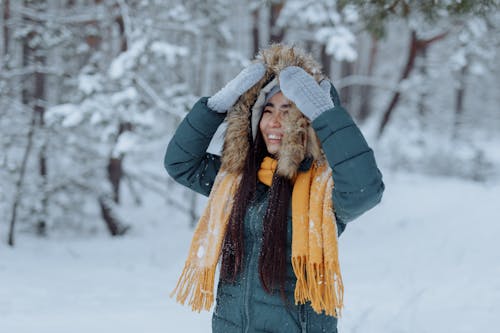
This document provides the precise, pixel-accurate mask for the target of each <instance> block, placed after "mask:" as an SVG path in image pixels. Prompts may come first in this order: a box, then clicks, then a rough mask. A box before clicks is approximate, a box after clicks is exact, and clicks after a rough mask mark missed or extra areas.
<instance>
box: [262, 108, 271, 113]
mask: <svg viewBox="0 0 500 333" xmlns="http://www.w3.org/2000/svg"><path fill="white" fill-rule="evenodd" d="M263 112H264V113H271V110H269V109H264V111H263Z"/></svg>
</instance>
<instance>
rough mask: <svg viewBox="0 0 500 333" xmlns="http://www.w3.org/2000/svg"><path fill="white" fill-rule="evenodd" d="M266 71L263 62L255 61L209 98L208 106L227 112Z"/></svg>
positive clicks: (220, 111)
mask: <svg viewBox="0 0 500 333" xmlns="http://www.w3.org/2000/svg"><path fill="white" fill-rule="evenodd" d="M265 73H266V67H265V66H264V64H263V63H261V62H257V63H253V64H251V65H250V66H248V67H246V68H244V69H243V70H242V71H241V72H240V73H239V74H238V75H237V76H236V77H235V78H234V79H232V80H231V81H229V82H228V83H227V84H226V85H225V86H224V88H222V89H221V90H219V91H218V92H217V93H216V94H215V95H213V96H212V97H210V98H209V99H208V101H207V105H208V107H209V108H210V109H212V110H214V111H217V112H219V113H226V112H227V111H228V110H229V109H230V108H231V107H232V106H233V105H234V103H236V101H237V100H238V98H239V97H240V96H241V95H242V94H243V93H245V92H246V91H247V90H248V89H250V88H251V87H253V86H254V85H255V84H256V83H257V82H259V81H260V79H262V78H263V77H264V74H265Z"/></svg>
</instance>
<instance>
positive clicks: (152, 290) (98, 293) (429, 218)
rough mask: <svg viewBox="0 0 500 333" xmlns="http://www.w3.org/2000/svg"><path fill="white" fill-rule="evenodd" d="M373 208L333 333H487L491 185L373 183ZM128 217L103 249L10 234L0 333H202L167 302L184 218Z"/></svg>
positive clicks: (163, 213)
mask: <svg viewBox="0 0 500 333" xmlns="http://www.w3.org/2000/svg"><path fill="white" fill-rule="evenodd" d="M384 180H385V183H386V188H387V189H386V192H385V195H384V198H383V201H382V203H381V204H380V205H379V206H377V207H376V208H375V209H373V210H371V211H370V212H368V213H366V214H365V215H363V216H362V217H360V218H359V219H358V220H356V221H355V222H353V223H352V224H350V225H348V227H347V230H346V232H345V233H344V234H343V235H342V237H341V240H340V252H341V267H342V272H343V279H344V283H345V310H344V312H343V317H342V319H341V320H340V322H339V331H340V332H342V333H365V332H366V333H390V332H394V333H413V332H415V333H416V332H419V333H424V332H439V333H440V332H455V333H469V332H481V333H489V332H491V333H493V332H498V327H499V317H498V314H499V313H500V279H499V277H500V264H499V263H500V242H498V236H499V235H500V213H499V212H498V202H499V198H500V184H498V183H496V184H485V183H475V182H470V181H463V180H458V179H450V178H439V177H428V176H421V175H413V174H407V173H397V174H389V175H387V174H386V175H385V178H384ZM145 202H147V205H145V206H143V207H140V208H131V209H130V211H129V212H128V217H129V219H131V220H133V221H135V222H134V228H133V229H132V230H131V232H130V233H129V234H128V235H126V236H125V237H122V238H115V239H111V238H110V237H108V236H107V235H106V234H105V233H104V232H101V233H98V234H97V235H94V236H92V237H90V236H85V237H76V236H73V237H67V235H65V236H62V235H59V236H57V235H51V236H49V237H48V238H45V239H40V238H36V237H34V236H30V235H28V234H18V236H17V245H16V247H15V248H14V249H12V248H9V247H8V246H7V245H6V244H5V241H4V239H3V238H4V237H2V243H1V244H0V332H12V333H45V332H47V333H49V332H50V333H67V332H71V333H88V332H95V333H101V332H102V333H104V332H106V333H109V332H120V333H128V332H147V333H160V332H162V333H164V332H210V331H211V328H210V318H211V314H210V313H201V314H197V313H192V312H191V311H190V310H189V309H188V308H187V307H183V306H181V305H178V304H177V303H175V302H174V301H173V300H172V299H171V298H169V293H170V291H171V290H172V289H173V287H174V286H175V283H176V279H177V277H178V274H179V273H180V271H181V269H182V266H183V261H184V259H185V257H186V253H187V249H188V246H189V242H190V237H191V234H192V230H190V229H189V227H188V221H187V219H186V217H184V216H182V215H181V214H179V213H176V212H175V211H167V210H166V209H165V203H164V202H163V201H162V200H159V199H154V200H153V199H151V200H145Z"/></svg>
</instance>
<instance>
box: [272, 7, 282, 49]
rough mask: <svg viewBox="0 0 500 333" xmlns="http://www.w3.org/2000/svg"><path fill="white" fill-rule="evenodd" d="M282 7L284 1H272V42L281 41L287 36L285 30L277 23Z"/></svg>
mask: <svg viewBox="0 0 500 333" xmlns="http://www.w3.org/2000/svg"><path fill="white" fill-rule="evenodd" d="M282 9H283V2H271V7H270V14H271V15H270V16H269V32H270V36H269V42H271V43H281V42H282V41H283V37H284V36H285V31H284V30H283V29H282V28H280V27H278V26H277V25H276V22H277V21H278V17H279V16H280V13H281V10H282Z"/></svg>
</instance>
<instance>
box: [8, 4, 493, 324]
mask: <svg viewBox="0 0 500 333" xmlns="http://www.w3.org/2000/svg"><path fill="white" fill-rule="evenodd" d="M498 9H499V1H498V0H481V1H472V0H432V1H431V0H423V1H406V0H390V1H389V0H387V1H385V0H382V1H357V0H356V1H343V0H317V1H304V0H288V1H285V0H282V1H279V0H276V1H271V0H269V1H256V0H240V1H230V0H207V1H193V0H184V1H180V0H161V1H160V0H0V133H1V136H0V280H1V281H2V282H1V283H0V330H2V331H3V329H2V328H9V329H11V331H13V332H34V331H36V332H45V331H47V332H49V331H50V332H56V331H60V332H67V331H68V330H69V327H71V331H73V332H80V331H82V332H83V331H87V330H89V329H92V330H94V331H96V332H104V331H109V330H110V329H111V330H113V329H116V327H117V326H116V325H118V326H119V325H122V326H119V327H120V329H119V330H120V331H122V332H125V331H127V332H129V331H130V332H134V331H137V330H139V329H141V330H142V329H144V328H145V327H147V328H146V329H145V331H146V332H160V331H171V329H172V327H173V326H172V325H173V324H172V320H173V319H172V318H175V319H176V320H181V324H179V325H180V326H178V327H179V328H178V330H179V331H186V332H191V331H192V332H201V331H205V332H209V331H210V317H209V314H207V315H201V316H197V315H195V314H191V313H189V312H179V311H187V310H186V309H184V308H182V307H180V306H177V305H174V304H171V303H170V302H171V301H170V300H169V299H168V291H169V290H171V289H172V288H173V285H174V283H175V280H176V277H177V274H178V273H179V272H180V268H181V267H182V262H183V259H184V256H185V254H186V253H187V252H186V249H187V247H188V245H189V240H190V235H191V232H192V227H193V226H194V225H195V224H196V221H197V218H198V216H199V213H200V209H201V208H202V207H203V205H204V202H205V201H204V200H205V199H204V198H201V197H199V196H197V195H195V194H194V193H192V192H190V191H188V190H185V189H183V188H182V187H181V186H180V185H177V184H175V183H174V182H173V180H172V179H170V178H169V177H168V176H167V174H166V172H165V171H164V169H163V154H164V152H165V149H166V146H167V144H168V141H169V139H170V137H171V136H172V135H173V133H174V131H175V129H176V127H177V125H178V124H179V122H180V121H181V120H182V118H183V117H184V116H185V114H186V113H187V112H188V111H189V109H190V107H191V106H192V105H193V103H194V102H195V101H196V100H197V99H198V98H199V97H200V96H209V95H211V94H213V93H215V92H216V91H217V90H218V89H219V88H221V87H222V86H223V85H224V84H225V83H226V82H227V81H229V80H230V79H231V78H233V77H234V76H235V75H236V74H237V73H238V72H239V71H240V70H241V69H242V68H243V67H244V66H246V65H248V64H249V62H250V61H251V59H253V58H254V56H255V55H256V54H257V53H258V51H259V49H261V48H265V47H267V46H268V45H269V44H270V43H275V42H283V43H289V44H295V45H297V46H300V47H302V48H305V49H306V50H308V51H309V52H311V53H312V54H313V55H314V57H315V58H316V59H317V60H318V61H319V62H320V63H321V64H322V66H323V71H324V73H325V74H327V75H328V76H329V77H330V78H331V80H332V82H333V84H334V85H335V86H336V87H337V89H338V90H339V92H340V95H341V99H342V102H343V103H344V105H345V106H346V108H347V109H348V110H349V112H350V114H351V115H352V116H353V117H354V119H355V120H356V122H357V123H358V125H359V126H360V127H361V129H362V131H363V133H364V134H365V136H366V138H367V140H368V142H369V144H370V145H371V146H372V147H373V149H374V151H375V155H376V158H377V161H378V163H379V165H380V168H381V170H382V173H383V174H384V177H385V180H386V186H387V191H386V196H385V197H384V199H383V202H382V204H381V205H380V207H378V208H376V209H375V210H374V211H373V212H370V213H369V214H367V215H366V216H363V217H362V218H361V219H360V220H364V221H359V222H356V223H355V224H354V225H353V226H352V231H351V232H349V229H350V227H348V228H347V232H346V234H345V236H343V237H342V238H343V239H342V240H341V242H342V243H343V246H344V247H345V253H346V254H345V258H344V261H345V262H346V264H345V267H346V273H345V274H346V275H347V276H348V278H349V276H352V277H351V281H352V282H351V285H349V282H348V281H349V280H348V278H346V281H347V282H346V288H347V291H346V298H347V299H348V301H347V309H346V312H345V313H346V317H347V318H346V319H345V321H341V324H340V325H341V326H340V327H341V328H343V330H342V331H343V332H382V331H383V332H443V331H454V332H492V331H493V330H494V327H495V325H494V324H493V322H494V321H495V320H498V319H495V320H493V318H494V317H493V313H494V312H496V313H498V311H499V310H500V285H499V283H498V282H492V281H496V280H499V279H498V276H499V274H500V268H498V267H497V266H499V263H500V258H499V253H500V251H499V249H498V246H497V245H495V244H496V241H495V240H494V239H493V235H496V236H498V235H500V229H499V227H498V226H497V225H498V224H499V222H500V214H498V212H497V211H496V210H494V209H493V206H494V205H498V202H499V199H500V185H499V184H500V182H499V180H500V177H499V176H500V111H499V107H498V106H499V105H500V94H499V91H500V58H499V56H498V52H499V49H500V12H499V10H498ZM450 235H451V236H450ZM174 239H175V241H174ZM381 242H382V243H383V245H384V246H385V247H383V246H382V245H381ZM342 243H341V245H342ZM443 244H444V245H443ZM471 249H472V250H471ZM390 253H392V254H393V255H394V254H397V255H396V256H390V257H385V256H387V255H389V254H390ZM436 257H439V260H438V261H433V258H436ZM413 264H414V265H413ZM407 265H410V266H411V267H413V268H412V269H410V268H408V267H407ZM471 265H472V266H471ZM415 266H418V267H420V269H418V270H415ZM426 267H429V268H427V269H426ZM401 272H403V273H401ZM422 272H426V273H425V274H430V275H429V276H427V275H426V276H425V277H423V276H421V275H419V274H422ZM433 272H434V274H435V275H433ZM438 277H441V278H442V279H443V280H442V281H441V282H439V281H440V280H439V278H438ZM457 277H458V279H459V280H456V279H457ZM478 278H481V279H484V281H483V280H481V281H482V282H481V283H483V286H484V288H483V289H480V290H478V289H473V288H472V289H471V285H475V286H477V285H478V284H479V282H478V280H477V279H478ZM75 279H76V281H78V282H77V283H76V284H75ZM86 279H88V280H86ZM135 279H137V280H135ZM379 279H381V281H385V282H381V283H382V285H378V287H375V286H374V285H373V283H374V281H375V280H379ZM436 279H437V281H438V283H437V285H440V283H441V287H443V288H444V289H443V288H441V289H440V288H439V287H438V289H434V287H435V285H436ZM450 279H451V280H450ZM403 281H406V282H408V283H403ZM358 282H359V283H358ZM371 283H372V285H371V286H373V287H374V289H376V290H377V291H376V292H375V291H373V290H372V288H371V287H369V286H370V284H371ZM110 285H111V286H110ZM138 285H140V286H141V288H142V289H141V288H139V287H138ZM27 286H30V287H29V288H27ZM75 287H76V289H77V290H75ZM113 288H115V289H113ZM137 288H139V289H137ZM349 288H350V289H349ZM398 288H399V289H398ZM401 288H402V289H401ZM446 288H449V289H446ZM367 289H369V290H370V291H367ZM436 290H440V291H441V292H442V294H439V293H438V294H436V292H435V291H436ZM443 290H445V291H443ZM464 290H466V291H465V292H464ZM348 291H349V292H350V293H348ZM358 292H359V294H357V293H358ZM459 293H462V294H461V295H462V297H459V299H458V300H457V299H454V297H457V295H458V294H459ZM70 295H72V296H70ZM350 295H353V296H350ZM431 295H432V296H431ZM131 296H132V298H130V297H131ZM478 298H479V299H478ZM167 302H168V303H167ZM349 302H352V303H349ZM126 304H129V305H130V306H129V307H127V305H126ZM409 304H411V306H410V305H409ZM471 304H474V305H476V304H479V305H478V306H479V308H475V309H476V310H477V311H476V312H474V311H475V310H474V309H472V308H471V307H472V305H471ZM71 308H73V310H71ZM96 308H106V309H107V311H108V312H104V313H103V312H99V311H97V312H96ZM140 309H142V310H140ZM41 310H43V311H41ZM419 311H421V312H419ZM422 311H423V312H422ZM471 311H472V312H471ZM167 313H168V315H167ZM466 313H468V318H469V319H470V320H471V321H470V325H469V324H464V321H463V320H464V319H463V318H462V316H466ZM471 313H472V317H471ZM179 318H180V319H179ZM182 318H185V321H182ZM194 318H196V319H194ZM35 323H36V325H38V326H35ZM44 323H45V324H44ZM117 323H120V324H117ZM478 323H480V324H478ZM66 324H67V326H66ZM40 325H42V326H40ZM44 325H45V326H44ZM108 325H109V326H108ZM134 325H135V326H134ZM145 325H146V326H145ZM147 325H149V326H147ZM176 325H177V324H176ZM197 325H198V326H197ZM477 325H483V326H477ZM35 327H38V328H36V329H35ZM176 327H177V326H176ZM181 327H182V328H183V329H181ZM478 327H479V328H481V329H479V328H478ZM496 327H498V326H496ZM117 331H118V329H117Z"/></svg>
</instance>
